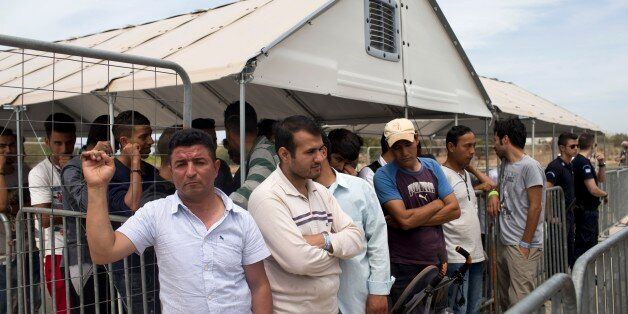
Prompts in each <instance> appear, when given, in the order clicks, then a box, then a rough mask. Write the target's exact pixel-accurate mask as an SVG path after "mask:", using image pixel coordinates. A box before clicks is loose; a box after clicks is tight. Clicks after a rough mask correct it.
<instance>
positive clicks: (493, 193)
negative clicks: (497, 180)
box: [488, 190, 499, 197]
mask: <svg viewBox="0 0 628 314" xmlns="http://www.w3.org/2000/svg"><path fill="white" fill-rule="evenodd" d="M491 196H499V192H497V190H492V191H490V192H488V197H491Z"/></svg>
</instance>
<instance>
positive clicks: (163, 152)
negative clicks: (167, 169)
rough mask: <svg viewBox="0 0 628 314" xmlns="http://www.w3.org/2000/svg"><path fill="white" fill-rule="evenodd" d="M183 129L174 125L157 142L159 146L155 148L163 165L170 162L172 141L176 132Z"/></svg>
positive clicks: (165, 130)
mask: <svg viewBox="0 0 628 314" xmlns="http://www.w3.org/2000/svg"><path fill="white" fill-rule="evenodd" d="M182 128H183V126H182V125H174V126H171V127H168V128H165V129H164V130H163V131H162V132H161V135H160V136H159V139H158V140H157V146H156V147H155V149H156V151H157V154H158V155H159V157H160V158H161V164H162V165H163V164H164V163H168V162H170V140H171V139H172V136H173V135H174V133H175V132H177V131H178V130H181V129H182Z"/></svg>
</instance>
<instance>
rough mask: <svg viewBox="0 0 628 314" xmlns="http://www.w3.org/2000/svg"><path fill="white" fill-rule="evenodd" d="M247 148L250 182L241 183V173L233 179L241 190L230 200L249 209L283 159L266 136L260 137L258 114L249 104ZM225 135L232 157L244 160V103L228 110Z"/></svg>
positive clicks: (232, 106) (232, 104) (246, 119)
mask: <svg viewBox="0 0 628 314" xmlns="http://www.w3.org/2000/svg"><path fill="white" fill-rule="evenodd" d="M244 121H245V127H244V132H245V141H246V143H245V147H246V151H247V155H246V160H247V162H246V167H245V170H246V180H245V181H244V183H243V184H241V185H240V184H239V183H240V170H241V168H240V170H238V172H237V173H236V175H235V176H234V177H233V181H234V185H235V187H237V189H235V191H234V192H233V193H231V194H230V195H229V197H230V198H231V199H232V200H233V202H234V203H236V204H238V205H239V206H242V207H243V208H248V202H249V196H251V192H253V190H254V189H255V188H256V187H257V186H258V185H259V184H260V183H262V182H263V181H264V180H266V178H267V177H268V176H269V175H270V174H271V173H272V172H273V171H274V170H275V169H276V168H277V164H278V163H279V158H278V157H277V153H276V152H275V146H274V145H273V143H272V142H271V141H269V140H268V139H267V138H266V137H265V136H263V135H262V136H257V113H256V112H255V109H253V107H252V106H251V105H250V104H249V103H246V104H245V109H244ZM225 131H226V133H227V141H228V143H229V150H230V154H233V156H234V157H236V156H237V158H236V160H240V103H239V102H233V103H231V104H230V105H229V106H228V107H227V108H226V109H225Z"/></svg>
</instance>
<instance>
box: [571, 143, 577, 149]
mask: <svg viewBox="0 0 628 314" xmlns="http://www.w3.org/2000/svg"><path fill="white" fill-rule="evenodd" d="M569 148H571V149H574V148H578V144H573V145H569Z"/></svg>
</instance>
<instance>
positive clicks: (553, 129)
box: [550, 123, 558, 160]
mask: <svg viewBox="0 0 628 314" xmlns="http://www.w3.org/2000/svg"><path fill="white" fill-rule="evenodd" d="M557 145H558V142H557V141H556V123H554V124H552V158H550V160H554V158H555V157H556V147H557Z"/></svg>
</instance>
